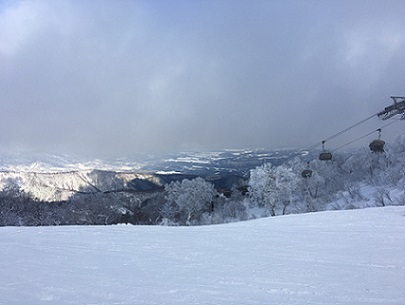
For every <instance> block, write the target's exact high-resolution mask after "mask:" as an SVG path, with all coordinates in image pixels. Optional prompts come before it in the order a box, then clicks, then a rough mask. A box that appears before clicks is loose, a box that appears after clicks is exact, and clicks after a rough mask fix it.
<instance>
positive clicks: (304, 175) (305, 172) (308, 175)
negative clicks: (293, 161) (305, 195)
mask: <svg viewBox="0 0 405 305" xmlns="http://www.w3.org/2000/svg"><path fill="white" fill-rule="evenodd" d="M307 165H308V168H307V169H304V170H303V171H302V173H301V176H302V178H305V179H309V178H311V176H312V170H311V169H309V162H307Z"/></svg>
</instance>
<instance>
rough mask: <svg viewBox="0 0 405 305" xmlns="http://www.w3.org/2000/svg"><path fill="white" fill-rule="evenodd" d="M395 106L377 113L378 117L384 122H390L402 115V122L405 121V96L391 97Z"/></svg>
mask: <svg viewBox="0 0 405 305" xmlns="http://www.w3.org/2000/svg"><path fill="white" fill-rule="evenodd" d="M391 98H392V99H393V100H394V104H392V105H391V106H388V107H385V108H384V110H383V111H381V112H379V113H377V115H378V117H379V118H380V119H382V120H388V119H390V118H392V117H393V116H395V115H397V114H399V115H401V120H404V119H405V96H391Z"/></svg>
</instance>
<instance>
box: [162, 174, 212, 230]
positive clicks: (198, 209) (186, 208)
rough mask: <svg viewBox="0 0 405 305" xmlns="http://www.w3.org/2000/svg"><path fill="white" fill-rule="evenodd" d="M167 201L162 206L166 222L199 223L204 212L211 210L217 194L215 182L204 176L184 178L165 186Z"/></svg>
mask: <svg viewBox="0 0 405 305" xmlns="http://www.w3.org/2000/svg"><path fill="white" fill-rule="evenodd" d="M165 192H166V196H165V199H166V202H165V204H164V206H163V208H162V217H163V219H164V222H166V223H167V222H176V221H178V222H179V224H181V225H191V224H196V223H198V220H199V218H200V217H201V215H202V214H203V213H204V212H209V211H210V210H211V207H212V202H213V199H214V196H215V194H216V191H215V188H214V186H213V184H211V183H209V182H207V181H205V180H204V179H203V178H200V177H198V178H195V179H193V180H188V179H184V180H182V181H181V182H180V181H176V182H172V183H170V184H167V185H166V186H165Z"/></svg>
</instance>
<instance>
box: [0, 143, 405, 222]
mask: <svg viewBox="0 0 405 305" xmlns="http://www.w3.org/2000/svg"><path fill="white" fill-rule="evenodd" d="M404 143H405V136H401V137H399V138H398V139H397V140H396V141H395V142H394V143H391V144H388V145H386V149H385V152H384V153H371V152H370V151H369V150H368V149H365V148H363V149H358V150H355V151H351V152H342V153H339V154H334V156H333V159H332V160H331V161H321V160H318V159H312V160H307V159H306V157H303V156H299V157H298V156H297V157H295V158H293V159H291V160H290V161H288V162H286V163H284V164H282V165H279V166H273V165H271V163H265V164H263V165H261V166H258V167H256V168H254V169H252V170H251V171H250V174H249V177H246V181H245V185H240V184H235V185H234V186H233V188H232V189H228V190H218V189H215V188H214V185H213V184H212V183H210V182H209V181H207V180H206V179H204V178H203V177H197V178H195V179H183V180H181V181H175V182H171V183H168V184H166V185H165V187H164V189H162V190H153V191H147V192H145V191H144V192H140V191H111V192H94V193H77V194H75V195H74V196H72V197H70V198H69V199H68V200H65V201H58V202H46V201H41V200H36V199H35V198H33V197H32V196H31V195H30V194H29V193H26V192H24V191H23V190H21V189H20V188H19V187H18V186H17V185H15V184H12V183H10V184H9V186H8V187H6V188H5V189H4V190H3V191H1V192H0V226H42V225H110V224H119V223H125V224H135V225H204V224H217V223H224V222H231V221H239V220H247V219H252V218H256V217H267V216H277V215H285V214H295V213H305V212H315V211H323V210H331V209H353V208H363V207H371V206H385V205H403V204H404V202H405V196H404V185H405V178H404V172H405V144H404ZM307 162H309V164H308V163H307ZM308 166H309V167H308ZM308 168H309V169H310V170H311V175H310V177H303V175H302V172H303V171H304V170H305V169H308Z"/></svg>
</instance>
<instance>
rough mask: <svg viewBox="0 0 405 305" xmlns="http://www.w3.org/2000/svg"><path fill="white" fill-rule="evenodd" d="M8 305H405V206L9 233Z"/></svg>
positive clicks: (4, 260) (3, 271)
mask: <svg viewBox="0 0 405 305" xmlns="http://www.w3.org/2000/svg"><path fill="white" fill-rule="evenodd" d="M0 304H1V305H38V304H58V305H63V304H80V305H84V304H88V305H90V304H92V305H101V304H109V305H110V304H111V305H112V304H115V305H118V304H119V305H121V304H148V305H152V304H159V305H163V304H176V305H179V304H187V305H191V304H195V305H197V304H201V305H202V304H218V305H224V304H232V305H234V304H243V305H246V304H322V305H326V304H335V305H336V304H381V305H382V304H384V305H388V304H402V305H403V304H405V207H403V206H401V207H385V208H369V209H363V210H350V211H331V212H320V213H311V214H301V215H290V216H280V217H273V218H266V219H259V220H253V221H247V222H240V223H234V224H225V225H215V226H204V227H162V226H126V225H119V226H80V227H78V226H72V227H68V226H65V227H2V228H0Z"/></svg>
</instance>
